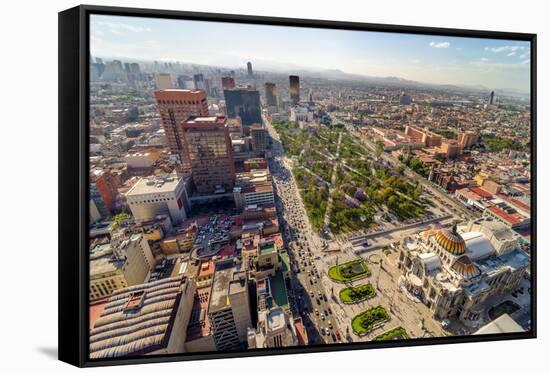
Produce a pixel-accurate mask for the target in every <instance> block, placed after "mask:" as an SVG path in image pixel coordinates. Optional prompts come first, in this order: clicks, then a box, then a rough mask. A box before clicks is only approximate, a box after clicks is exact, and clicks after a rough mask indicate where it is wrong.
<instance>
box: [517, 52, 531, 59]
mask: <svg viewBox="0 0 550 373" xmlns="http://www.w3.org/2000/svg"><path fill="white" fill-rule="evenodd" d="M527 57H529V53H523V54H522V55H520V56H519V58H521V59H522V60H523V59H526V58H527Z"/></svg>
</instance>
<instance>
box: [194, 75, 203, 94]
mask: <svg viewBox="0 0 550 373" xmlns="http://www.w3.org/2000/svg"><path fill="white" fill-rule="evenodd" d="M193 82H195V89H202V90H203V91H205V90H206V87H205V83H204V75H203V74H195V75H193Z"/></svg>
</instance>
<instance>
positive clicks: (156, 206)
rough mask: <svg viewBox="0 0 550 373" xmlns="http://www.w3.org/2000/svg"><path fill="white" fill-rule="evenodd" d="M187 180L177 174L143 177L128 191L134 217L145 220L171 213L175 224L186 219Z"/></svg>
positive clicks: (127, 194)
mask: <svg viewBox="0 0 550 373" xmlns="http://www.w3.org/2000/svg"><path fill="white" fill-rule="evenodd" d="M187 181H188V179H187V178H186V179H184V178H181V177H178V176H176V175H175V174H172V175H168V176H149V177H145V178H141V179H140V180H139V181H138V182H137V183H136V184H135V185H134V186H133V187H132V188H131V189H130V190H129V191H128V192H127V193H126V200H127V202H128V206H129V207H130V210H131V211H132V215H133V216H134V219H136V221H143V220H149V219H152V218H154V217H155V216H158V215H169V216H170V218H171V219H172V223H174V224H176V223H179V222H181V221H182V220H184V219H186V217H187V215H186V211H185V206H186V205H188V202H187V201H188V196H187V191H186V189H187V188H186V184H187Z"/></svg>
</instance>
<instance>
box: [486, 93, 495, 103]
mask: <svg viewBox="0 0 550 373" xmlns="http://www.w3.org/2000/svg"><path fill="white" fill-rule="evenodd" d="M487 103H488V104H489V105H494V104H495V92H494V91H491V93H489V99H488V101H487Z"/></svg>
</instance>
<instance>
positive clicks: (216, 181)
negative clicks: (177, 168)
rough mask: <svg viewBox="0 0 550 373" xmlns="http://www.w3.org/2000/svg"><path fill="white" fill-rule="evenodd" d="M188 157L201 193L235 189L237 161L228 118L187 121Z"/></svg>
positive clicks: (185, 134) (185, 130)
mask: <svg viewBox="0 0 550 373" xmlns="http://www.w3.org/2000/svg"><path fill="white" fill-rule="evenodd" d="M183 132H184V137H185V143H186V144H187V147H186V151H187V158H188V159H189V163H190V165H191V174H192V175H193V183H194V184H195V188H196V190H197V191H198V192H199V193H213V192H216V191H219V190H221V189H225V190H231V189H232V188H233V186H234V185H235V163H234V161H233V152H232V150H231V138H230V137H229V129H228V127H227V118H226V117H207V116H202V117H191V118H189V119H188V120H186V121H185V122H184V123H183Z"/></svg>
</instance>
